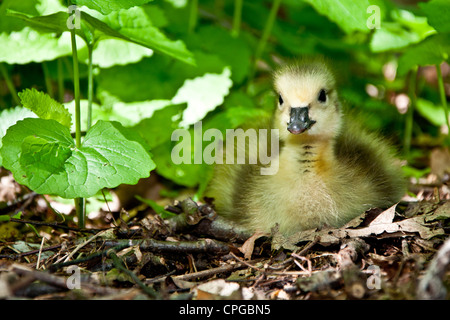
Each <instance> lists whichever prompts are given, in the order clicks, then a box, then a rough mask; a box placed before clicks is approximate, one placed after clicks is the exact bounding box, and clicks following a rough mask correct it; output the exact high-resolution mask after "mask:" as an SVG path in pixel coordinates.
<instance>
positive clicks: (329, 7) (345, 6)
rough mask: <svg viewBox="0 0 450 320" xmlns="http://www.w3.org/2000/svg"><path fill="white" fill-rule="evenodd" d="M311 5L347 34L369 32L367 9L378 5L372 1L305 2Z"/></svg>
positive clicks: (331, 0) (334, 0)
mask: <svg viewBox="0 0 450 320" xmlns="http://www.w3.org/2000/svg"><path fill="white" fill-rule="evenodd" d="M305 1H306V2H308V3H309V4H311V5H312V6H313V7H314V8H315V9H316V10H317V12H319V13H320V14H323V15H325V16H327V17H328V18H329V19H330V20H331V21H334V22H335V23H337V25H338V26H339V27H340V28H341V29H342V30H344V31H345V32H347V33H351V32H353V31H362V32H369V31H370V29H369V28H368V27H367V20H368V18H369V17H370V15H371V14H370V13H367V9H368V8H369V7H370V6H371V5H376V4H377V2H376V1H371V0H358V1H354V0H305Z"/></svg>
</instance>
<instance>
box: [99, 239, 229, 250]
mask: <svg viewBox="0 0 450 320" xmlns="http://www.w3.org/2000/svg"><path fill="white" fill-rule="evenodd" d="M118 245H125V246H129V247H132V246H139V249H141V250H142V251H152V252H170V253H214V254H225V253H228V252H230V246H229V245H228V244H227V243H224V242H221V241H217V240H213V239H202V240H198V241H178V242H172V241H161V240H155V239H139V240H131V239H130V240H128V239H117V240H106V241H105V246H107V247H113V246H118Z"/></svg>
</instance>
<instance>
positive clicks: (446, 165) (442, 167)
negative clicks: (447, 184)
mask: <svg viewBox="0 0 450 320" xmlns="http://www.w3.org/2000/svg"><path fill="white" fill-rule="evenodd" d="M430 168H431V173H433V174H435V175H436V176H438V177H439V178H440V179H442V178H443V177H444V175H445V174H446V173H447V174H448V173H450V152H449V150H448V148H435V149H433V150H432V151H431V155H430Z"/></svg>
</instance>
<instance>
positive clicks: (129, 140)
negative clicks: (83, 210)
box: [1, 119, 155, 198]
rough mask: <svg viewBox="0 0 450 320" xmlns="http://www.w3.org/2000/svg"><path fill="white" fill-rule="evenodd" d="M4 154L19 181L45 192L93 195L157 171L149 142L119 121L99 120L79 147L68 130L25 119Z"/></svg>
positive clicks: (15, 128) (7, 139) (8, 139)
mask: <svg viewBox="0 0 450 320" xmlns="http://www.w3.org/2000/svg"><path fill="white" fill-rule="evenodd" d="M3 143H4V145H3V148H2V149H1V155H2V157H3V160H4V166H5V168H7V169H9V170H11V171H12V173H13V175H14V178H15V179H16V181H17V182H18V183H21V184H24V185H26V186H28V187H30V188H31V189H32V190H34V191H36V192H38V193H42V194H54V195H58V196H61V197H63V198H78V197H90V196H92V195H94V194H95V193H97V192H98V191H99V190H100V189H102V188H114V187H117V186H118V185H119V184H122V183H125V184H135V183H137V181H138V180H139V179H140V178H144V177H148V176H149V174H150V171H151V170H153V169H154V168H155V164H154V163H153V161H152V159H151V157H150V155H149V153H148V151H147V150H146V147H144V146H145V142H144V141H143V140H142V139H141V138H140V137H139V136H138V135H137V134H136V133H134V132H133V131H131V130H129V129H126V128H124V127H123V126H122V125H120V124H119V123H117V122H105V121H98V122H97V123H96V124H95V125H94V126H92V128H91V129H90V130H89V131H88V132H87V134H86V137H85V139H84V141H83V143H82V146H81V148H80V149H76V148H75V145H74V141H73V139H72V137H71V135H70V131H69V129H68V128H66V127H64V126H63V125H61V124H60V123H58V122H56V121H54V120H44V119H25V120H22V121H19V122H17V124H15V125H14V126H12V127H11V128H9V129H8V131H7V133H6V135H5V137H4V139H3Z"/></svg>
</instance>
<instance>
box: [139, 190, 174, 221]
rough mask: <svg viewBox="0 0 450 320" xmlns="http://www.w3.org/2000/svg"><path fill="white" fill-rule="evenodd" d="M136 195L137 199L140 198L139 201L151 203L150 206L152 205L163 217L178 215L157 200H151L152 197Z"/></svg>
mask: <svg viewBox="0 0 450 320" xmlns="http://www.w3.org/2000/svg"><path fill="white" fill-rule="evenodd" d="M135 197H136V199H138V200H139V201H141V202H143V203H145V204H147V205H149V206H150V207H151V208H152V209H153V210H154V211H155V212H156V213H157V214H159V215H160V216H161V218H163V219H167V218H171V217H174V216H176V214H175V213H173V212H170V211H167V210H165V209H164V207H163V206H160V205H159V204H157V203H156V201H153V200H151V199H145V198H142V197H141V196H139V195H136V196H135Z"/></svg>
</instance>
